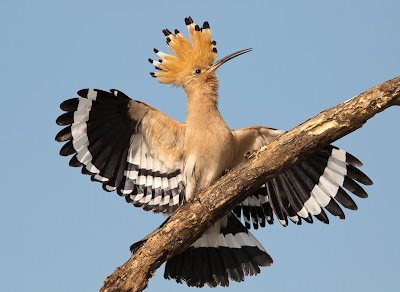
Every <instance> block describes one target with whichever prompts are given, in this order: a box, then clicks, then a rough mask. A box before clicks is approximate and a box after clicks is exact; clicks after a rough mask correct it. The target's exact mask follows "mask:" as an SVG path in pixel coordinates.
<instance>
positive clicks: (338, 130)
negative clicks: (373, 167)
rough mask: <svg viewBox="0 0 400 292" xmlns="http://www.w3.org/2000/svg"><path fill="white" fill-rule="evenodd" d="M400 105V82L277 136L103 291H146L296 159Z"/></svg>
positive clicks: (182, 213)
mask: <svg viewBox="0 0 400 292" xmlns="http://www.w3.org/2000/svg"><path fill="white" fill-rule="evenodd" d="M392 105H400V77H397V78H395V79H393V80H390V81H387V82H385V83H382V84H380V85H378V86H376V87H374V88H371V89H369V90H367V91H366V92H364V93H361V94H360V95H358V96H356V97H354V98H352V99H350V100H348V101H346V102H343V103H340V104H338V105H337V106H334V107H332V108H330V109H328V110H326V111H324V112H321V113H320V114H319V115H317V116H316V117H314V118H312V119H309V120H308V121H306V122H305V123H303V124H301V125H299V126H297V127H295V128H294V129H292V130H291V131H289V132H287V133H286V134H284V135H282V136H280V137H278V138H277V139H276V140H275V141H273V142H272V143H270V144H268V145H266V146H264V147H262V148H261V149H260V150H258V151H254V152H253V153H249V155H247V159H245V161H244V162H243V163H241V164H240V165H238V166H237V167H236V168H234V169H233V170H231V171H230V172H228V173H227V174H226V175H225V176H223V177H222V178H221V179H219V180H218V181H217V182H216V183H215V184H214V185H212V186H211V187H209V188H208V189H207V190H205V191H204V192H202V193H201V194H200V195H199V196H198V198H195V199H193V200H192V201H190V202H188V203H187V204H185V205H184V206H183V207H182V208H180V209H179V210H178V211H177V212H176V213H175V214H174V215H173V216H172V217H171V219H170V220H169V221H168V222H167V223H166V224H165V225H164V226H163V227H162V228H161V229H160V230H158V231H157V232H155V233H154V234H153V235H152V236H151V237H150V238H149V239H148V241H147V242H146V243H145V244H144V245H143V246H142V247H141V248H140V249H139V250H138V251H137V252H136V253H135V254H133V255H132V256H131V258H130V259H129V260H128V261H127V262H126V263H125V264H124V265H122V266H121V267H118V268H117V269H116V270H115V271H114V273H113V274H111V275H110V276H108V277H107V278H106V280H105V281H104V284H103V287H102V288H101V289H100V291H103V292H105V291H107V292H110V291H142V290H143V289H145V288H146V287H147V284H148V280H149V278H150V277H151V276H152V275H153V273H154V271H155V270H156V269H157V268H159V267H160V266H161V264H162V263H163V262H165V261H166V260H168V259H170V258H171V257H172V256H174V255H175V254H177V253H179V252H182V251H183V250H185V249H186V248H188V247H189V246H190V245H191V244H192V243H193V242H194V241H196V240H197V239H198V238H199V237H200V236H201V234H202V233H203V232H204V231H205V230H207V229H208V228H209V227H210V226H212V225H213V224H214V223H215V222H216V221H217V220H218V219H220V218H221V217H222V216H224V215H225V214H227V213H228V212H229V211H231V210H232V209H233V208H234V207H235V206H236V205H238V204H239V203H240V202H241V201H243V200H244V199H245V198H246V195H247V194H249V193H251V191H253V190H255V189H256V188H258V187H260V186H261V184H263V182H264V181H266V180H268V179H271V178H273V177H275V176H277V175H278V174H280V173H282V172H284V171H285V170H287V169H288V168H290V167H291V166H293V164H295V163H296V162H297V161H298V160H300V159H302V158H304V157H306V156H307V155H310V154H311V153H312V152H314V151H316V150H318V149H320V148H322V147H324V146H326V145H328V144H330V143H332V142H333V141H335V140H337V139H339V138H341V137H343V136H345V135H347V134H349V133H351V132H353V131H355V130H357V129H358V128H360V127H362V125H363V124H364V123H365V122H366V121H367V120H368V119H370V118H372V117H373V116H374V115H375V114H377V113H379V112H381V111H383V110H385V109H386V108H388V107H390V106H392Z"/></svg>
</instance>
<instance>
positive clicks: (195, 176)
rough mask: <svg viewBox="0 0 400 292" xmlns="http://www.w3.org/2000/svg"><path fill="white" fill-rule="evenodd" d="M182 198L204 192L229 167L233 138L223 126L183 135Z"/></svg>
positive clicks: (230, 165)
mask: <svg viewBox="0 0 400 292" xmlns="http://www.w3.org/2000/svg"><path fill="white" fill-rule="evenodd" d="M185 144H186V146H187V147H186V161H185V176H186V181H187V182H186V187H187V190H186V197H187V199H190V198H191V197H192V196H193V195H195V194H197V193H199V192H201V191H202V190H204V189H206V188H207V187H208V186H210V185H211V184H213V183H214V182H215V181H216V180H218V179H219V178H220V177H221V176H222V175H223V174H224V173H225V171H226V170H229V169H230V168H231V167H232V163H233V137H232V134H231V131H230V130H229V128H228V127H227V126H225V127H220V128H219V129H218V128H217V127H210V128H208V129H204V130H201V131H200V130H199V131H193V132H192V133H190V131H189V132H188V133H187V135H186V143H185Z"/></svg>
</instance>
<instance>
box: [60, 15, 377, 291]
mask: <svg viewBox="0 0 400 292" xmlns="http://www.w3.org/2000/svg"><path fill="white" fill-rule="evenodd" d="M185 23H186V25H187V28H188V30H189V36H190V40H188V39H187V38H185V37H184V36H183V34H182V33H180V32H179V31H178V30H175V31H174V33H172V32H171V31H169V30H168V29H165V30H163V32H164V34H165V37H166V42H167V44H168V45H169V48H170V49H171V51H172V52H173V55H168V54H165V53H162V52H160V51H158V50H156V49H154V52H155V53H156V54H157V55H158V57H159V58H160V59H159V60H158V61H154V60H152V59H149V61H150V63H151V64H153V65H154V66H155V67H156V69H158V70H159V71H158V72H156V73H150V74H151V75H152V76H153V77H155V78H156V79H157V80H158V81H159V82H161V83H165V84H171V85H173V86H181V87H183V89H184V90H185V92H186V95H187V100H188V102H187V117H186V121H185V123H180V122H177V121H175V120H173V119H172V118H170V117H168V116H166V115H165V114H163V113H162V112H160V111H158V110H157V109H155V108H153V107H150V106H149V105H147V104H145V103H143V102H140V101H136V100H132V99H130V98H129V97H128V96H126V95H125V94H124V93H122V92H121V91H118V90H115V89H112V90H110V92H106V91H102V90H97V89H83V90H80V91H78V95H79V97H78V98H73V99H69V100H66V101H64V102H63V103H61V106H60V107H61V109H62V110H63V111H66V113H65V114H63V115H61V116H60V117H58V119H57V124H58V125H61V126H67V127H66V128H64V129H63V130H61V131H60V132H59V133H58V134H57V136H56V140H57V141H58V142H64V141H68V142H67V143H66V144H65V145H64V146H63V147H62V148H61V151H60V154H61V155H62V156H68V155H72V154H74V155H73V157H72V158H71V160H70V162H69V165H70V166H73V167H82V173H83V174H88V175H90V176H91V179H92V180H93V181H98V182H101V183H102V185H103V189H104V190H106V191H108V192H112V191H117V193H118V195H120V196H122V197H124V198H125V200H126V201H127V202H128V203H131V204H133V205H134V206H136V207H141V208H143V209H144V210H146V211H153V212H155V213H163V214H165V215H171V214H172V213H174V212H175V210H177V208H178V207H179V206H181V205H182V204H184V203H185V202H187V201H188V200H190V199H191V198H192V197H193V196H196V195H197V194H199V193H200V192H201V191H202V190H204V189H206V188H207V187H208V186H210V185H211V184H212V183H214V182H215V181H216V180H217V179H218V178H220V177H221V176H222V175H223V174H224V173H225V172H226V171H227V170H229V169H232V168H233V167H235V166H236V165H237V164H239V163H240V162H241V161H242V160H243V159H244V154H245V153H246V152H247V151H252V150H256V149H259V148H260V147H261V146H263V145H265V144H268V143H270V142H271V141H273V140H274V139H275V138H276V137H278V136H279V135H282V134H283V133H285V131H281V130H276V129H273V128H269V127H248V128H243V129H238V130H230V129H229V127H228V126H227V124H226V123H225V121H224V119H223V118H222V116H221V114H220V112H219V111H218V106H217V105H218V92H217V90H218V80H217V75H216V70H217V69H218V68H219V67H220V66H221V65H223V64H224V63H226V62H227V61H229V60H231V59H233V58H236V57H237V56H240V55H242V54H245V53H248V52H250V51H251V49H246V50H241V51H238V52H235V53H233V54H230V55H228V56H226V57H224V58H222V59H220V60H218V61H215V59H216V56H217V49H216V48H215V45H216V43H215V41H212V40H211V30H210V26H209V23H208V22H204V24H203V26H202V28H201V27H200V26H198V25H196V24H195V23H194V22H193V20H192V18H191V17H188V18H186V19H185ZM357 166H362V163H361V162H360V161H359V160H358V159H357V158H355V157H354V156H352V155H351V154H349V153H347V152H345V151H344V150H341V149H339V148H336V147H335V146H327V147H325V148H324V149H321V150H319V151H318V152H316V153H314V154H312V155H311V156H310V157H308V158H306V159H305V160H303V161H301V162H299V163H297V164H296V165H295V166H293V167H292V168H291V169H289V170H288V171H286V172H285V173H283V174H281V175H279V176H277V177H276V178H274V179H272V180H270V181H266V182H265V183H264V184H263V185H262V186H261V188H260V189H259V190H258V191H256V192H254V193H252V194H249V196H248V198H247V199H245V200H244V201H243V202H242V203H241V204H240V205H239V206H237V207H236V208H235V209H234V211H233V212H231V213H230V214H228V215H227V216H225V217H223V218H222V219H221V220H219V221H218V222H217V223H215V225H214V226H213V227H212V228H210V229H209V230H208V231H206V232H205V233H204V234H203V235H202V237H201V238H199V239H198V240H197V241H196V242H195V243H194V244H192V246H191V247H190V248H189V249H188V250H186V251H182V253H181V254H179V255H177V256H175V257H173V258H172V259H171V260H169V261H168V262H167V264H166V267H165V274H164V277H165V278H167V279H175V280H176V281H177V282H179V283H182V281H185V282H186V283H187V285H188V286H197V287H202V286H204V285H205V284H207V285H209V286H211V287H215V286H217V285H222V286H228V285H229V279H231V280H234V281H243V280H244V277H245V276H247V275H257V274H258V273H259V272H260V267H262V266H269V265H271V264H272V258H271V257H270V255H269V254H268V253H267V252H266V250H265V249H264V248H263V246H262V245H261V244H260V243H259V242H258V241H257V239H256V238H255V237H254V236H253V235H252V234H251V233H250V232H249V229H250V228H251V226H253V228H254V229H258V227H259V226H260V227H264V226H265V225H266V222H268V223H269V224H272V223H273V222H274V215H273V214H275V216H276V217H277V219H278V221H279V223H281V224H282V225H283V226H287V225H288V222H289V220H290V221H292V222H293V223H295V224H301V222H302V219H303V220H304V221H306V222H308V223H312V222H313V216H314V217H315V218H317V219H318V220H320V221H322V222H324V223H329V220H328V216H327V214H326V213H325V211H324V210H327V211H328V212H329V213H331V214H332V215H333V216H338V217H339V218H341V219H344V218H345V215H344V212H343V211H342V209H341V207H340V206H339V204H340V205H342V206H343V207H345V208H348V209H351V210H356V209H357V205H356V204H355V202H354V201H353V199H352V198H351V197H350V196H349V195H348V194H347V193H346V191H344V189H343V188H346V189H347V190H348V191H350V192H351V193H353V194H354V195H356V196H358V197H361V198H365V197H367V193H366V192H365V191H364V189H363V188H362V187H361V186H360V185H359V184H358V183H357V182H356V181H358V182H359V183H362V184H365V185H370V184H372V181H371V180H370V179H369V178H368V177H367V176H366V175H365V174H364V173H363V172H361V171H360V170H359V169H358V168H357ZM242 214H243V221H244V225H243V224H242V223H241V222H240V218H241V216H242ZM145 240H146V238H145V239H144V240H141V241H139V242H138V243H136V244H133V245H132V246H131V251H132V252H135V250H136V249H137V248H138V247H139V246H140V245H141V244H143V242H144V241H145Z"/></svg>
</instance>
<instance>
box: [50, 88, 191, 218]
mask: <svg viewBox="0 0 400 292" xmlns="http://www.w3.org/2000/svg"><path fill="white" fill-rule="evenodd" d="M78 95H79V98H73V99H69V100H66V101H64V102H63V103H61V105H60V107H61V109H62V110H64V111H66V113H65V114H63V115H61V116H59V117H58V119H57V124H58V125H60V126H67V127H65V128H64V129H62V130H61V131H60V132H59V133H58V134H57V136H56V141H58V142H64V141H68V142H67V143H66V144H65V145H64V146H63V147H62V148H61V151H60V154H61V155H62V156H68V155H72V154H74V156H73V157H72V158H71V160H70V162H69V165H70V166H74V167H82V173H83V174H88V175H91V178H92V180H93V181H98V182H101V183H102V184H103V189H104V190H106V191H114V190H116V191H117V193H118V194H119V195H120V196H124V197H125V199H126V201H127V202H128V203H132V204H133V205H135V206H137V207H142V208H143V209H144V210H146V211H154V212H164V213H167V214H170V213H173V212H174V211H175V210H176V209H177V208H178V207H179V206H180V205H181V204H182V203H183V199H184V192H185V185H184V181H183V177H182V174H183V164H182V155H183V138H184V135H185V125H184V124H182V123H179V122H177V121H175V120H173V119H171V118H170V117H168V116H166V115H164V114H163V113H161V112H160V111H158V110H156V109H154V108H152V107H150V106H148V105H146V104H145V103H142V102H139V101H135V100H132V99H130V98H129V97H128V96H126V95H125V94H124V93H122V92H120V91H118V90H110V92H106V91H102V90H97V89H83V90H80V91H79V92H78Z"/></svg>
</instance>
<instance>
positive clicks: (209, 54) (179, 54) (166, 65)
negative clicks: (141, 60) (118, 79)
mask: <svg viewBox="0 0 400 292" xmlns="http://www.w3.org/2000/svg"><path fill="white" fill-rule="evenodd" d="M185 23H186V25H187V28H188V30H189V36H190V39H191V41H189V40H188V39H187V38H185V37H184V36H183V34H182V33H180V32H179V31H178V30H177V29H176V30H175V33H172V32H170V31H169V30H168V29H164V30H163V33H164V35H165V37H166V39H167V44H168V45H169V47H170V49H171V51H172V52H173V53H174V55H167V54H164V53H162V52H160V51H159V50H157V49H154V52H155V53H156V54H157V55H158V56H159V57H160V58H161V59H160V60H159V61H154V60H152V59H149V62H150V63H152V64H153V65H154V66H155V67H156V69H158V70H160V72H156V73H150V74H151V76H153V77H155V78H157V80H158V81H159V82H161V83H169V84H173V85H184V84H185V83H186V82H187V81H188V78H190V76H191V75H192V74H193V72H195V71H196V70H204V69H208V68H209V67H210V66H211V65H212V64H213V62H214V60H215V58H216V56H217V49H216V48H215V44H216V43H215V41H211V30H210V25H209V23H208V22H207V21H206V22H204V24H203V27H202V28H200V27H199V26H198V25H197V24H195V23H194V22H193V19H192V18H191V17H190V16H189V17H188V18H185Z"/></svg>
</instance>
